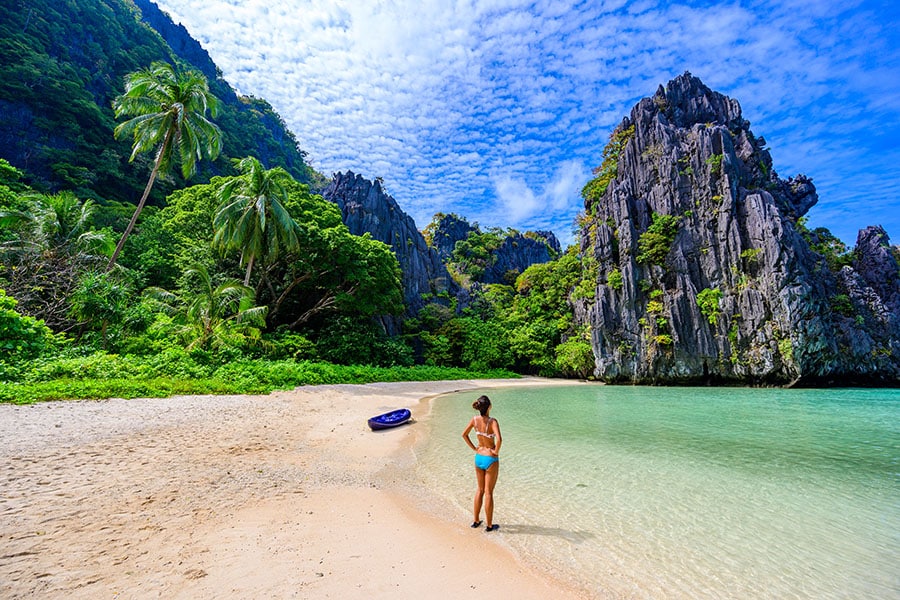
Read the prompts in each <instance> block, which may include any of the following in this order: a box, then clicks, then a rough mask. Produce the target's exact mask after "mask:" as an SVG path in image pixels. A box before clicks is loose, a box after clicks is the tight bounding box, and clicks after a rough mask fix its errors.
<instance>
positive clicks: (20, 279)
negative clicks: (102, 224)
mask: <svg viewBox="0 0 900 600" xmlns="http://www.w3.org/2000/svg"><path fill="white" fill-rule="evenodd" d="M23 202H24V205H25V208H24V209H23V210H9V211H3V212H0V239H5V240H6V241H5V242H3V243H0V256H2V258H3V260H2V261H0V278H3V279H4V280H5V283H4V285H5V288H6V291H7V292H8V293H9V294H10V295H11V296H13V297H15V298H16V299H17V300H18V301H19V306H20V310H21V311H22V312H23V313H24V314H29V315H31V316H33V317H37V318H41V319H43V320H44V321H45V322H46V323H47V325H48V326H49V327H51V328H53V329H54V330H56V331H60V330H67V329H70V328H71V327H72V326H73V325H74V323H73V322H72V321H71V314H70V312H71V299H72V294H73V293H74V291H75V289H76V287H77V286H78V281H79V280H80V278H81V276H82V274H83V273H85V272H87V271H90V270H91V269H94V268H99V267H100V266H101V265H102V263H103V261H105V260H106V257H107V256H109V254H110V253H111V252H112V249H113V248H112V246H113V244H112V241H111V239H110V237H109V235H108V234H107V233H106V232H102V231H99V232H98V231H95V230H94V229H93V228H92V219H93V213H94V208H95V205H94V204H93V202H92V201H91V200H85V201H84V202H82V201H81V200H79V199H78V198H77V197H76V196H75V195H74V194H73V193H71V192H60V193H58V194H55V195H52V196H44V195H41V194H35V193H28V194H24V195H23Z"/></svg>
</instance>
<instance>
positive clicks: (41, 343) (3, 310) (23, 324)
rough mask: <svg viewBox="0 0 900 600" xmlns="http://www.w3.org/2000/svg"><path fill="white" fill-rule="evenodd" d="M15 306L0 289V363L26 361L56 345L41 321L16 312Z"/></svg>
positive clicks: (48, 329)
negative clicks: (4, 361)
mask: <svg viewBox="0 0 900 600" xmlns="http://www.w3.org/2000/svg"><path fill="white" fill-rule="evenodd" d="M16 304H17V303H16V300H15V299H14V298H10V297H9V296H7V295H6V291H4V290H2V289H0V350H2V352H0V355H2V357H3V358H2V359H0V361H3V360H7V361H10V362H13V361H22V360H28V359H31V358H34V357H35V356H38V355H40V354H42V353H44V352H47V351H48V350H50V349H52V348H53V347H54V346H55V345H56V341H57V340H56V338H55V337H54V336H53V332H51V331H50V328H49V327H47V326H46V325H45V324H44V322H43V321H40V320H38V319H35V318H34V317H29V316H26V315H22V314H19V313H18V312H16Z"/></svg>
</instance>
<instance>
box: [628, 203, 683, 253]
mask: <svg viewBox="0 0 900 600" xmlns="http://www.w3.org/2000/svg"><path fill="white" fill-rule="evenodd" d="M679 220H680V217H676V216H674V215H664V214H662V213H653V221H652V223H651V224H650V226H649V227H648V228H647V231H645V232H644V233H642V234H641V236H640V237H639V238H638V251H639V253H638V255H637V257H636V258H637V261H638V262H639V263H647V264H654V265H662V264H665V262H666V257H667V256H668V255H669V250H670V249H671V247H672V242H674V241H675V235H676V234H677V233H678V221H679Z"/></svg>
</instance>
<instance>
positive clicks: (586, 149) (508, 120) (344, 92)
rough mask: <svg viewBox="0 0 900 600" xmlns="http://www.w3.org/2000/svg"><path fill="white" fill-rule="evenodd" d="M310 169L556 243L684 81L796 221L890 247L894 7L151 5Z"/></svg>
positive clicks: (427, 208)
mask: <svg viewBox="0 0 900 600" xmlns="http://www.w3.org/2000/svg"><path fill="white" fill-rule="evenodd" d="M157 2H158V4H159V5H160V7H161V8H163V9H164V10H166V11H167V12H168V13H169V14H170V15H171V16H172V17H173V19H174V20H175V21H176V22H181V23H182V24H183V25H184V26H185V27H187V29H188V31H190V33H191V34H192V35H193V36H194V37H195V38H196V39H197V40H199V41H200V43H201V44H202V45H203V47H204V48H205V49H206V50H207V51H208V52H209V54H210V56H211V57H212V59H213V60H214V61H215V62H216V64H217V65H218V66H219V67H220V68H221V69H222V72H223V74H224V76H225V78H226V80H228V82H229V83H231V85H232V86H233V87H235V89H237V90H238V92H240V93H242V94H252V95H254V96H258V97H262V98H265V99H266V100H268V101H269V102H270V103H271V104H272V105H273V106H274V107H275V109H276V110H277V111H278V112H279V113H280V114H281V115H282V117H283V118H284V120H285V122H286V123H287V124H288V126H289V127H290V129H291V130H292V131H293V132H294V133H295V134H296V136H297V139H298V140H299V142H300V146H301V148H303V149H304V150H306V151H307V152H308V153H309V160H310V163H311V164H312V166H313V167H315V168H316V169H317V170H319V171H321V172H322V173H324V174H325V175H329V176H330V175H331V174H332V173H334V172H337V171H346V170H348V169H349V170H353V171H354V172H356V173H359V174H362V175H363V176H365V177H367V178H369V179H374V178H375V177H382V178H383V180H384V182H385V186H386V188H387V190H388V192H389V193H390V194H391V195H392V196H394V198H396V200H397V201H398V203H399V204H400V206H401V208H403V210H405V211H406V212H407V213H409V214H410V215H411V216H412V217H413V218H414V219H415V221H416V224H417V225H418V226H419V228H424V227H425V225H427V224H428V223H429V222H430V220H431V217H432V216H433V214H434V213H436V212H439V211H440V212H455V213H457V214H459V215H462V216H464V217H466V218H467V219H468V220H469V221H477V222H479V223H480V224H481V225H482V226H483V227H493V226H497V227H503V228H506V227H514V228H516V229H519V230H526V229H551V230H553V231H554V232H555V233H556V234H557V236H559V237H560V239H561V240H562V241H563V243H564V244H566V243H569V242H571V241H572V230H573V221H574V218H575V216H576V214H577V213H578V212H579V211H580V210H582V208H583V206H582V200H581V197H580V190H581V187H582V186H583V185H584V184H585V182H587V180H588V179H589V178H590V177H591V175H590V171H591V169H592V168H593V167H595V166H596V165H598V164H599V163H600V161H601V152H602V149H603V146H604V145H605V143H606V141H607V138H608V137H609V134H610V132H611V131H612V129H613V128H614V127H615V125H616V124H617V123H619V122H620V121H621V119H622V118H623V117H624V116H625V115H627V114H628V112H629V111H630V110H631V107H632V106H633V105H634V104H635V103H636V102H637V101H638V100H639V99H640V98H642V97H645V96H650V95H652V94H653V93H654V91H655V90H656V88H657V86H658V85H660V84H665V83H666V82H667V81H669V80H670V79H672V78H673V77H675V76H676V75H678V74H680V73H682V72H684V71H690V72H691V73H693V74H694V75H696V76H698V77H699V78H700V79H702V80H703V82H704V83H706V85H708V86H709V87H711V88H712V89H714V90H717V91H719V92H722V93H724V94H726V95H728V96H731V97H732V98H735V99H737V100H738V101H739V102H740V103H741V106H742V108H743V112H744V117H745V118H746V119H748V120H749V121H750V122H751V128H752V130H753V132H754V133H755V134H756V135H757V136H764V137H765V138H766V140H767V142H768V144H769V147H770V149H771V153H772V157H773V160H774V164H775V169H776V171H777V172H778V173H779V175H780V176H782V177H785V178H786V177H788V176H791V175H796V174H797V173H805V174H806V175H809V176H810V177H812V179H813V182H814V183H815V184H816V187H817V189H818V192H819V203H818V204H817V205H816V206H815V207H813V209H812V210H811V211H810V213H809V218H810V225H811V226H813V227H818V226H824V227H828V228H829V229H831V230H832V232H834V233H835V234H836V235H838V236H839V237H840V238H841V239H843V240H844V241H845V242H847V243H848V244H851V245H852V244H853V243H855V241H856V234H857V231H858V229H860V228H862V227H864V226H866V225H882V226H883V227H884V228H885V229H886V230H887V232H888V234H891V235H893V236H894V237H893V239H892V242H893V243H898V242H900V3H897V2H896V0H891V1H854V0H842V1H825V0H821V1H820V0H799V1H798V0H778V1H774V2H768V1H759V0H757V1H753V0H737V1H733V2H722V3H719V2H680V3H668V2H652V1H643V2H641V1H639V2H625V1H616V0H612V1H606V2H603V1H586V2H578V1H568V0H546V1H526V0H484V1H475V0H458V1H457V0H372V1H363V0H280V1H279V2H277V3H272V2H270V1H269V0H157Z"/></svg>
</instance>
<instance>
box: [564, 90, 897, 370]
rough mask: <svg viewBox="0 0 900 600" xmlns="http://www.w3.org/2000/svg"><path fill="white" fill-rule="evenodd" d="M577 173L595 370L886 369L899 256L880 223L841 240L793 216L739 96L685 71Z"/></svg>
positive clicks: (795, 202)
mask: <svg viewBox="0 0 900 600" xmlns="http://www.w3.org/2000/svg"><path fill="white" fill-rule="evenodd" d="M595 172H596V173H597V177H596V178H595V179H593V180H592V181H591V182H589V183H588V185H587V186H585V190H584V197H585V213H584V215H583V216H582V218H581V223H580V233H579V245H580V252H581V255H582V257H583V260H582V262H583V264H584V265H585V277H588V278H590V279H592V280H595V281H596V294H595V296H594V297H592V298H591V297H587V298H580V299H578V300H575V301H574V305H575V311H576V318H577V321H578V322H579V323H582V324H585V325H588V326H589V327H590V330H591V344H592V347H593V350H594V354H595V357H596V371H595V375H596V377H597V378H599V379H602V380H605V381H610V382H628V383H653V384H669V383H671V384H676V383H677V384H691V383H694V384H703V383H720V384H728V383H731V384H761V385H790V384H795V385H810V386H825V385H897V384H898V379H900V267H898V260H897V249H896V248H892V247H891V245H890V241H889V239H888V235H887V233H886V232H885V231H884V230H883V229H881V228H880V227H868V228H866V229H863V230H862V231H860V233H859V238H858V241H857V244H856V248H855V249H854V250H853V251H852V252H849V253H848V252H843V251H842V250H843V249H842V248H840V246H842V244H841V243H840V241H839V240H836V239H835V238H834V237H833V236H831V235H830V234H829V233H828V232H827V230H821V229H817V230H813V231H810V230H808V229H807V228H806V226H805V225H804V219H803V216H804V215H805V214H806V212H807V211H808V210H809V209H810V208H811V207H812V206H813V205H815V203H816V202H817V200H818V196H817V195H816V190H815V186H814V185H813V183H812V182H811V181H810V179H809V178H807V177H805V176H803V175H797V176H795V177H791V178H788V179H782V178H780V177H779V176H778V175H777V174H776V173H775V171H774V169H773V168H772V159H771V156H770V155H769V152H768V150H767V149H766V141H765V140H764V139H763V138H762V137H757V136H756V135H754V134H753V132H751V130H750V123H749V122H748V121H746V120H745V119H744V118H743V117H742V116H741V108H740V105H739V104H738V102H737V101H736V100H734V99H731V98H728V97H726V96H724V95H722V94H720V93H717V92H714V91H712V90H710V89H709V88H708V87H706V86H705V85H704V84H703V83H702V82H701V81H700V80H699V79H698V78H696V77H694V76H692V75H691V74H690V73H685V74H683V75H681V76H679V77H677V78H675V79H673V80H672V81H670V82H669V83H668V84H667V85H666V86H665V87H663V86H660V87H659V89H658V90H657V91H656V94H654V95H653V96H652V97H650V98H644V99H643V100H641V101H640V102H639V103H638V104H637V105H636V106H635V107H634V108H633V109H632V111H631V113H630V115H629V116H628V117H627V118H625V119H624V120H623V121H622V123H621V124H620V125H619V126H618V127H617V129H616V130H615V132H614V133H613V135H612V137H611V139H610V143H609V145H608V146H607V148H606V150H605V151H604V163H603V165H601V167H599V168H598V170H597V171H595Z"/></svg>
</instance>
